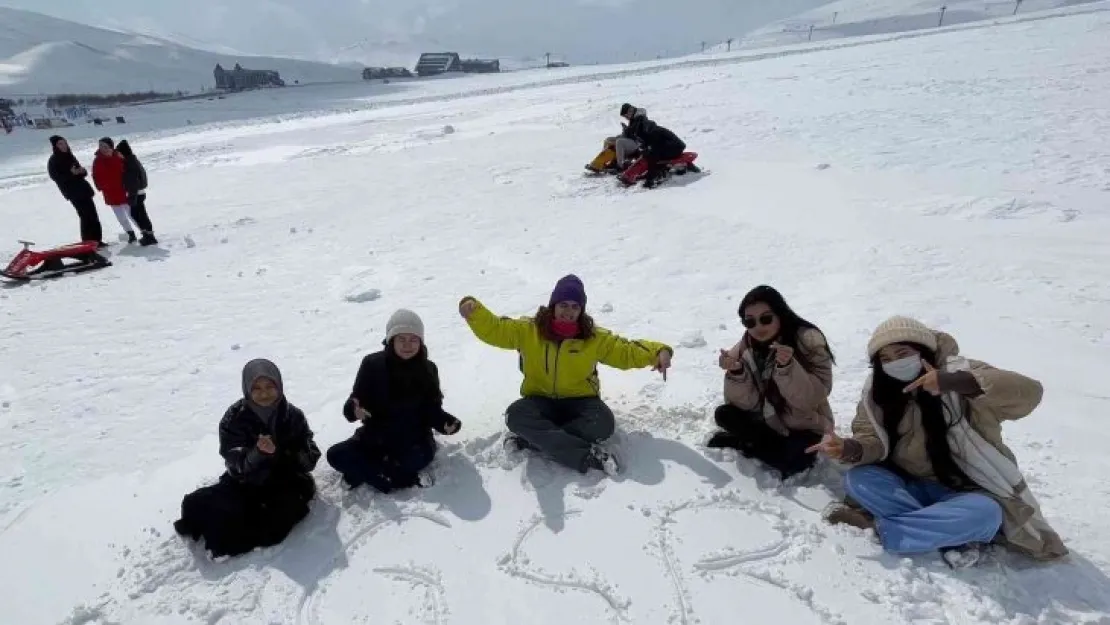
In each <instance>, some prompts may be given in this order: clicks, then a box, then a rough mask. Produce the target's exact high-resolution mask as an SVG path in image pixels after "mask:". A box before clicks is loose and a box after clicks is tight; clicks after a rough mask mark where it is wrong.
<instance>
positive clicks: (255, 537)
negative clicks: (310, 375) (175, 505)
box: [174, 359, 320, 558]
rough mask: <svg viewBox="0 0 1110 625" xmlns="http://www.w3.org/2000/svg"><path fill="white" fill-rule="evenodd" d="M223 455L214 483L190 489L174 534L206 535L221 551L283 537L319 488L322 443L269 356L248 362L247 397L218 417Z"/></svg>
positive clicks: (215, 552) (235, 552) (245, 375)
mask: <svg viewBox="0 0 1110 625" xmlns="http://www.w3.org/2000/svg"><path fill="white" fill-rule="evenodd" d="M220 455H221V456H223V458H224V464H225V466H226V468H227V470H226V471H225V472H224V474H223V475H222V476H220V479H219V481H218V482H217V483H215V484H213V485H211V486H205V487H203V488H200V489H198V490H196V491H195V492H193V493H190V494H188V495H186V496H185V499H184V500H182V502H181V518H180V519H178V520H177V521H176V522H175V523H174V529H175V530H176V531H177V533H178V534H180V535H182V536H185V537H187V538H191V539H194V540H199V539H202V538H203V539H204V541H205V546H206V548H207V549H208V551H210V552H211V553H212V556H213V557H216V558H218V557H221V556H234V555H239V554H242V553H247V552H249V551H251V550H252V549H254V548H255V547H269V546H272V545H276V544H278V543H280V542H281V541H283V540H285V537H286V536H288V535H289V532H290V531H292V530H293V527H294V526H296V525H297V523H299V522H300V521H301V520H302V519H304V517H305V516H307V515H308V503H309V502H310V501H311V500H312V498H313V497H315V495H316V482H315V481H314V480H313V479H312V475H311V472H312V470H313V469H314V468H316V463H317V462H318V461H319V460H320V449H319V447H317V446H316V442H315V441H314V440H313V434H312V430H311V429H310V428H309V426H308V421H307V420H306V419H305V416H304V413H303V412H301V410H300V409H299V408H297V407H296V406H294V405H293V404H290V403H289V401H288V400H287V399H286V398H285V394H284V391H283V389H282V381H281V372H280V371H278V368H277V366H275V365H274V363H272V362H270V361H269V360H262V359H259V360H252V361H250V362H248V363H247V364H246V366H245V367H244V368H243V399H240V400H239V401H237V402H235V403H234V404H232V405H231V407H230V408H228V409H227V412H226V413H225V414H224V416H223V419H221V420H220Z"/></svg>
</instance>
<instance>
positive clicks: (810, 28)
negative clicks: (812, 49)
mask: <svg viewBox="0 0 1110 625" xmlns="http://www.w3.org/2000/svg"><path fill="white" fill-rule="evenodd" d="M806 41H813V24H810V25H809V36H808V37H807V38H806Z"/></svg>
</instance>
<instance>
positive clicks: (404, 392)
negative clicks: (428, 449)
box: [343, 347, 461, 450]
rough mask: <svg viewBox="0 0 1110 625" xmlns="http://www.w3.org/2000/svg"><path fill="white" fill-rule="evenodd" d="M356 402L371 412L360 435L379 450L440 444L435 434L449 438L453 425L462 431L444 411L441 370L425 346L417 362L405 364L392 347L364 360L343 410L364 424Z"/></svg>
mask: <svg viewBox="0 0 1110 625" xmlns="http://www.w3.org/2000/svg"><path fill="white" fill-rule="evenodd" d="M355 400H358V404H359V406H361V407H362V409H363V410H365V411H367V412H369V413H370V418H369V419H366V421H364V423H363V425H362V427H360V428H359V429H358V431H357V432H356V433H355V436H356V438H358V439H359V440H361V441H363V442H364V443H366V444H368V445H371V446H374V447H380V448H384V449H391V450H401V449H404V448H408V447H412V446H414V445H418V444H434V441H433V437H432V430H435V431H437V432H440V433H446V432H445V429H446V428H447V427H448V426H455V427H458V426H461V422H460V421H459V420H458V419H456V418H455V417H454V416H452V415H451V414H449V413H448V412H447V411H445V410H444V409H443V392H442V390H441V389H440V385H439V369H438V368H437V367H436V365H435V363H434V362H432V361H431V360H429V359H428V352H427V350H426V349H425V348H424V347H421V348H420V354H419V355H417V356H416V357H414V358H412V359H411V360H402V359H401V358H399V357H398V356H397V355H396V354H394V352H393V350H392V348H388V347H387V348H386V349H385V350H383V351H380V352H375V353H373V354H370V355H368V356H366V357H365V358H363V359H362V365H361V366H359V368H358V375H357V376H355V383H354V387H353V388H352V389H351V396H350V398H348V399H347V402H346V404H344V406H343V416H345V417H346V418H347V420H348V421H351V422H354V421H356V420H357V419H358V417H356V416H355Z"/></svg>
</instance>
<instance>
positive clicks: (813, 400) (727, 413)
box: [707, 286, 834, 479]
mask: <svg viewBox="0 0 1110 625" xmlns="http://www.w3.org/2000/svg"><path fill="white" fill-rule="evenodd" d="M739 313H740V318H741V320H742V322H743V324H744V327H745V328H747V332H746V333H745V334H744V338H743V339H742V340H741V341H740V342H739V343H737V344H736V345H735V346H734V347H733V348H732V349H730V350H721V355H720V358H719V360H718V364H719V365H720V367H721V368H722V369H724V370H725V401H726V402H727V403H725V404H724V405H723V406H720V407H719V408H717V412H716V414H715V418H716V421H717V425H718V426H720V427H721V428H722V430H721V431H719V432H717V433H716V434H714V435H713V436H712V437H711V438H710V439H709V442H708V443H707V446H709V447H729V448H732V449H737V450H739V451H740V453H742V454H743V455H744V456H745V457H749V458H756V459H758V460H760V461H761V462H763V463H764V464H766V465H767V466H769V467H770V468H772V469H775V470H776V471H778V472H779V473H780V474H781V475H782V478H783V479H786V478H788V477H790V476H792V475H794V474H796V473H799V472H801V471H804V470H806V469H808V468H810V467H811V466H813V462H814V459H815V458H814V456H813V454H810V453H807V452H806V449H807V448H808V447H810V446H812V445H813V444H815V443H817V442H818V441H820V440H821V435H822V434H823V433H825V432H831V431H832V430H833V427H834V426H833V416H832V409H831V408H830V407H829V402H828V396H829V392H830V391H831V390H832V365H833V363H834V359H833V354H832V351H831V350H830V349H829V346H828V343H827V342H826V341H825V336H824V334H822V333H821V330H820V329H819V328H818V327H817V326H815V325H813V324H812V323H810V322H808V321H806V320H805V319H803V318H801V317H799V316H798V314H797V313H795V312H794V311H793V310H792V309H791V308H790V306H788V305H787V304H786V300H784V299H783V297H782V295H781V294H780V293H779V292H778V291H776V290H775V289H773V288H771V287H769V286H759V287H756V288H754V289H752V290H751V292H749V293H748V294H747V295H745V296H744V299H743V300H742V301H741V302H740V310H739Z"/></svg>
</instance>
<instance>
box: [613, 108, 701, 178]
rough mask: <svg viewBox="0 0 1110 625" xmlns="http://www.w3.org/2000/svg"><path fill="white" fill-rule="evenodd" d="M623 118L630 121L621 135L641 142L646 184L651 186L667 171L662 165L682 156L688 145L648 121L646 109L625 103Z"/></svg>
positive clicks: (668, 131)
mask: <svg viewBox="0 0 1110 625" xmlns="http://www.w3.org/2000/svg"><path fill="white" fill-rule="evenodd" d="M621 117H623V118H625V119H627V120H628V125H627V126H625V127H624V130H623V131H622V133H621V134H622V135H624V136H625V137H628V138H630V139H635V140H636V141H637V142H639V144H640V149H641V150H642V153H643V156H642V158H643V159H644V161H646V162H647V164H648V172H647V179H646V180H645V182H644V184H645V185H646V186H651V184H652V183H654V181H656V180H657V179H658V178H659V176H660V175H661V174H662V173H663V172H664V171H665V169H666V167H665V166H664V165H662V163H666V162H667V161H670V160H674V159H676V158H678V157H680V156H682V153H683V152H685V151H686V143H685V142H684V141H683V140H682V139H679V138H678V135H676V134H675V133H673V132H671V131H670V130H668V129H666V128H664V127H662V126H660V125H659V124H656V123H655V122H653V121H651V120H650V119H648V116H647V111H645V110H644V109H640V108H636V107H635V106H632V105H631V104H628V103H625V104H623V105H621Z"/></svg>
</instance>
